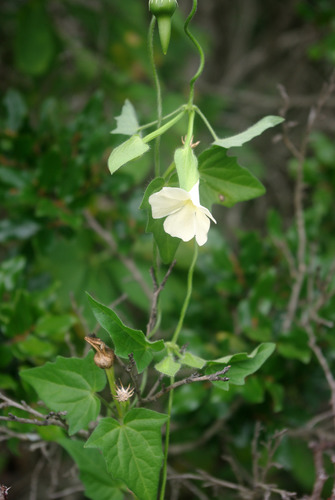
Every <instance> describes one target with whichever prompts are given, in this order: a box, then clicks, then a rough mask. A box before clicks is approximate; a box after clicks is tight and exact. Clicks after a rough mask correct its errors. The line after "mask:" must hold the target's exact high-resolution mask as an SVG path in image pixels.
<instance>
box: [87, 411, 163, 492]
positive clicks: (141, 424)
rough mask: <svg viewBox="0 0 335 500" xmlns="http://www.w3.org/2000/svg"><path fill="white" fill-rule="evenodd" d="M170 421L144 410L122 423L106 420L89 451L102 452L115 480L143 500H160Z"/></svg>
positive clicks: (129, 414) (101, 421) (94, 435)
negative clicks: (164, 431) (163, 430)
mask: <svg viewBox="0 0 335 500" xmlns="http://www.w3.org/2000/svg"><path fill="white" fill-rule="evenodd" d="M167 418H168V417H167V415H163V414H161V413H157V412H155V411H152V410H146V409H144V408H137V409H132V410H130V411H129V412H128V413H127V414H126V416H125V418H124V420H123V422H122V423H120V422H118V421H117V420H114V419H113V418H103V419H102V420H100V422H99V425H98V427H97V428H96V429H95V430H94V431H93V433H92V435H91V437H90V438H89V439H88V441H87V442H86V444H85V447H88V448H91V447H92V448H99V449H100V450H101V451H102V454H103V456H104V459H105V461H106V464H107V469H108V471H109V473H110V474H111V476H112V478H114V479H121V480H122V481H124V483H125V484H126V485H127V486H128V488H129V489H130V490H131V491H133V492H134V494H135V495H136V497H137V498H138V499H139V500H156V498H157V490H158V481H159V472H160V469H161V465H162V460H163V451H162V443H161V427H162V425H163V424H164V423H165V422H166V420H167Z"/></svg>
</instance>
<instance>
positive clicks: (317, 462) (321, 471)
mask: <svg viewBox="0 0 335 500" xmlns="http://www.w3.org/2000/svg"><path fill="white" fill-rule="evenodd" d="M311 448H312V450H313V456H314V466H315V482H314V487H313V491H312V494H311V496H310V500H319V499H320V498H321V494H322V490H323V487H324V484H325V482H326V481H327V479H328V476H327V475H326V472H325V468H324V466H323V448H322V447H321V446H319V444H318V443H312V445H311Z"/></svg>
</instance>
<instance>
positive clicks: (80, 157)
mask: <svg viewBox="0 0 335 500" xmlns="http://www.w3.org/2000/svg"><path fill="white" fill-rule="evenodd" d="M179 3H180V11H179V12H177V13H176V15H175V17H174V18H173V19H174V24H173V33H172V40H171V46H170V48H169V52H168V54H167V56H165V57H164V56H162V55H161V52H160V50H159V45H158V43H157V53H156V58H157V62H158V65H159V70H160V75H161V78H162V82H163V93H164V112H165V113H168V112H169V111H171V110H172V109H174V108H175V107H176V106H177V105H178V104H181V103H182V102H183V101H184V95H183V94H186V92H187V89H186V84H187V79H188V77H189V76H190V75H192V73H193V72H194V67H196V65H197V56H196V55H195V54H194V52H193V49H192V47H191V46H190V44H189V43H188V41H185V38H184V34H183V19H184V18H185V13H187V12H188V10H189V8H190V2H188V1H182V0H181V1H180V2H179ZM332 4H333V2H331V1H330V0H329V1H327V0H319V1H307V0H301V1H294V0H289V1H287V2H284V3H283V2H275V1H274V2H264V1H263V0H248V2H245V1H243V0H238V1H236V2H233V5H232V2H228V1H223V0H210V1H206V2H200V5H199V11H198V15H197V16H196V19H195V22H196V25H195V26H194V27H193V29H194V30H195V31H196V32H197V35H198V36H199V37H200V39H201V41H202V44H203V45H204V47H205V51H206V54H207V59H206V61H207V62H206V66H205V72H204V74H203V76H202V77H201V79H200V80H199V84H198V85H197V88H196V103H197V104H198V105H199V106H200V107H201V108H202V109H205V110H206V113H207V116H208V118H209V119H210V121H211V122H212V123H214V124H215V125H216V128H217V129H218V130H220V131H222V133H221V134H220V136H221V137H224V136H225V135H230V134H232V133H235V132H239V131H241V130H244V129H245V128H247V127H248V126H249V125H250V124H252V123H254V122H255V121H257V120H258V119H259V118H261V117H262V116H263V115H266V114H278V112H279V111H280V110H281V111H282V112H284V108H285V107H287V111H286V124H287V125H286V127H287V129H286V130H284V135H280V131H279V130H276V129H274V131H273V130H270V131H269V132H267V133H266V134H264V136H263V137H262V138H258V139H256V140H255V141H253V143H252V146H247V147H245V148H243V149H241V150H238V157H239V160H240V161H241V163H242V164H244V165H245V166H247V167H248V168H249V169H250V170H251V171H253V172H254V173H255V174H257V175H258V176H259V177H261V179H262V181H263V183H264V184H265V186H266V188H267V194H266V195H265V196H264V197H262V198H260V199H259V200H255V201H252V202H247V203H244V204H241V205H237V206H236V207H233V208H222V207H220V208H218V209H217V211H215V217H216V219H217V220H218V221H219V223H218V225H217V227H216V228H213V229H211V231H210V238H209V241H208V244H207V245H206V246H205V247H204V248H203V249H202V252H201V254H200V258H199V261H198V265H197V270H196V276H195V287H194V290H195V291H194V294H193V300H192V303H191V307H190V309H189V311H188V314H187V317H186V322H185V328H184V330H183V332H182V342H183V343H185V344H186V343H188V342H192V347H193V350H195V352H196V353H197V354H198V355H199V356H202V357H204V358H205V359H208V358H218V357H220V356H224V355H228V354H233V353H234V352H240V351H246V352H251V351H252V349H254V348H255V347H256V346H257V345H258V344H259V343H260V342H268V341H271V342H276V345H277V348H276V351H275V353H274V354H273V355H272V356H271V358H270V359H269V360H268V361H267V363H266V364H265V365H264V366H263V367H262V369H261V371H259V372H257V374H255V375H252V376H250V377H249V378H248V379H247V382H246V384H245V385H244V386H230V389H229V391H227V392H225V391H222V390H221V389H219V388H217V387H212V388H209V387H208V386H206V385H201V384H194V385H189V386H185V387H183V388H181V389H179V390H178V391H177V392H176V395H175V406H174V415H173V418H174V421H173V429H172V445H171V460H170V465H171V469H170V474H171V475H174V474H175V475H176V476H177V477H178V479H179V481H178V483H177V484H178V487H177V489H175V490H173V491H172V492H171V498H185V499H187V498H202V499H206V498H222V495H223V493H222V492H223V491H224V495H225V498H227V499H228V498H243V496H242V495H243V492H244V490H243V488H246V489H247V490H249V491H251V492H252V494H253V495H254V496H252V497H250V498H265V497H264V495H265V493H264V492H265V491H267V490H266V487H265V486H264V485H269V484H277V485H278V488H279V489H280V490H285V491H294V492H297V495H298V497H299V498H302V497H303V496H304V495H309V496H310V498H315V499H317V498H329V497H331V491H332V487H333V481H332V477H333V475H334V463H333V462H334V454H333V451H331V450H332V445H334V442H335V435H334V418H335V415H334V408H335V403H334V401H335V399H334V398H335V387H334V386H335V384H334V379H333V378H331V371H332V370H334V357H335V340H334V327H333V322H334V321H335V312H334V311H335V307H334V306H335V304H334V300H335V299H334V290H335V283H334V253H335V248H334V247H335V241H334V238H333V234H334V231H335V227H334V217H333V213H334V208H335V207H334V183H335V178H334V167H335V145H334V141H333V137H334V131H335V122H334V117H333V111H334V95H333V96H331V93H330V90H331V88H330V87H328V91H329V92H328V94H329V95H328V96H327V95H326V94H327V89H323V86H324V84H325V82H329V81H331V80H330V78H331V73H332V70H333V67H334V62H335V38H334V28H335V8H334V6H333V5H332ZM0 14H1V18H2V20H3V21H2V28H1V32H0V72H1V75H2V78H1V81H0V89H1V103H0V106H1V114H0V199H1V220H0V242H1V248H0V257H1V264H0V294H1V304H0V367H1V373H0V388H1V390H2V391H3V390H4V391H5V392H6V394H7V395H8V396H10V397H12V398H14V399H16V400H18V401H20V400H22V399H24V400H30V401H31V400H33V398H34V397H35V396H34V394H33V393H32V391H31V389H29V387H28V386H26V385H25V384H22V382H21V381H20V379H19V376H18V373H19V371H20V370H22V369H24V368H30V367H34V366H40V365H42V364H44V363H45V362H46V361H54V359H55V357H56V355H63V356H66V357H69V356H73V355H77V356H82V355H83V354H84V351H85V349H86V348H85V346H84V340H83V337H84V336H85V335H87V334H88V333H89V332H90V331H92V329H94V328H95V326H96V324H95V320H94V317H93V315H92V313H91V312H90V310H89V305H88V300H87V297H86V295H85V291H86V290H87V291H89V292H90V293H92V294H93V295H98V297H99V300H101V301H102V302H104V303H108V304H111V303H114V305H117V307H118V313H119V314H120V316H121V317H123V318H124V319H125V322H126V323H127V324H129V325H130V326H132V327H134V328H140V329H142V330H144V329H145V327H146V323H147V320H148V318H147V310H148V307H149V304H150V295H151V287H152V284H151V278H150V275H149V272H148V268H149V266H150V262H151V239H150V236H149V235H147V234H145V215H144V213H143V212H142V211H140V210H138V207H139V205H140V202H141V199H142V196H143V192H144V189H145V187H146V186H147V185H148V183H149V181H150V180H151V178H152V158H150V155H149V156H148V155H145V156H144V157H143V158H142V159H141V160H139V162H138V166H137V168H131V166H126V167H123V168H122V169H121V170H120V171H119V172H118V173H117V175H114V176H113V177H111V176H110V174H109V172H108V170H107V167H106V164H107V158H108V156H109V154H110V152H111V150H112V148H113V147H115V146H117V145H118V144H119V143H120V137H119V136H118V135H110V130H112V129H113V128H115V120H114V118H113V116H115V115H119V114H120V110H121V107H122V104H123V102H124V100H125V99H126V98H129V99H130V100H131V101H132V102H133V104H134V105H135V106H136V109H137V111H138V112H139V115H140V119H141V121H143V122H144V121H150V120H153V119H155V93H154V91H153V83H152V75H151V72H150V68H149V62H148V55H147V48H146V36H147V27H148V24H149V21H150V17H149V15H148V12H147V2H145V1H144V2H141V1H138V0H127V2H119V1H116V0H100V1H98V2H91V1H89V0H85V1H84V0H81V1H79V0H66V1H63V2H57V1H52V0H49V1H43V0H26V1H19V0H15V1H11V2H6V1H5V2H2V3H1V5H0ZM279 83H280V84H282V85H283V87H282V89H281V91H279V90H278V87H277V86H278V84H279ZM332 85H334V83H333V84H332ZM322 89H323V90H322ZM285 93H286V94H287V96H288V98H285ZM320 96H321V97H322V96H323V97H325V99H324V100H325V103H324V105H323V106H322V109H320V110H319V112H317V121H316V122H315V123H314V128H313V130H312V131H311V133H309V132H310V131H309V130H307V132H306V123H307V128H308V123H309V122H308V119H310V117H311V115H310V109H311V107H312V106H314V107H315V109H316V110H317V109H318V103H319V104H320ZM326 97H327V98H326ZM320 108H321V106H320ZM178 126H179V125H178ZM178 126H177V127H176V128H174V129H173V131H171V132H169V133H168V138H169V139H168V141H169V142H168V144H166V143H165V144H163V148H165V147H166V148H167V147H170V148H175V147H176V146H177V145H178V144H180V136H181V135H182V133H183V129H182V128H181V129H180V130H179V129H178ZM198 127H199V128H198V137H196V140H203V141H205V140H208V137H207V132H206V131H205V130H204V129H203V127H202V125H201V124H200V123H199V124H198ZM307 136H308V137H309V139H310V140H309V144H308V147H306V149H305V151H302V149H301V148H300V146H299V144H301V141H302V143H303V142H304V138H306V137H307ZM287 137H289V141H292V142H288V141H287V140H285V139H287ZM285 143H286V145H285ZM290 144H293V145H295V148H296V150H294V149H292V147H290ZM287 146H289V147H287ZM199 150H201V143H200V146H199ZM296 151H298V152H300V156H299V154H298V155H295V153H296ZM163 154H164V149H163ZM300 167H301V168H300ZM301 171H303V175H304V178H303V181H302V180H301V178H300V177H299V176H300V173H301ZM297 185H298V186H299V188H300V194H301V196H303V203H304V212H305V221H306V226H305V229H306V235H305V236H306V246H305V251H304V255H303V256H302V257H303V258H301V254H300V257H299V248H300V249H301V233H299V231H297V227H296V224H295V220H296V219H295V218H296V216H297V201H296V196H297ZM189 259H190V248H189V247H188V246H187V245H184V246H182V247H181V248H180V250H179V253H178V259H177V267H176V272H174V273H173V274H172V275H171V276H170V278H169V280H168V282H167V285H166V287H165V289H164V300H162V306H163V322H162V327H161V328H162V331H163V334H164V332H166V334H167V333H168V332H169V331H170V330H171V328H173V322H174V318H175V317H176V315H177V314H178V310H179V306H180V303H181V301H182V300H183V297H184V293H185V276H186V272H187V265H188V262H189ZM300 264H304V265H305V270H304V272H303V275H302V284H301V288H300V290H299V300H298V303H297V304H296V307H295V308H294V310H293V313H292V314H291V313H290V309H289V304H290V303H291V302H290V298H291V292H292V289H293V287H294V284H295V283H296V281H297V277H298V276H299V265H300ZM290 314H291V316H290ZM288 318H289V319H288ZM321 318H322V321H321ZM306 319H308V325H310V326H311V328H312V330H310V328H309V326H308V325H307V323H306ZM314 341H315V343H314V347H313V342H314ZM315 345H316V346H318V347H320V348H321V353H323V354H322V355H323V357H322V358H320V357H318V351H317V349H316V348H315ZM320 360H321V361H322V360H324V361H325V362H326V366H327V367H328V372H327V368H325V366H322V362H321V363H320ZM332 384H333V386H332ZM331 390H332V392H331ZM331 394H332V396H333V407H332V411H333V413H332V412H330V406H329V401H330V396H331ZM158 409H159V408H158ZM6 411H7V410H6V409H4V413H5V412H6ZM19 413H20V412H19V411H18V412H17V414H19ZM3 429H4V428H3V427H1V428H0V431H1V433H0V439H1V441H2V446H1V450H0V471H1V476H0V477H1V482H2V483H4V484H8V485H12V488H13V491H14V489H15V494H14V493H13V495H14V496H15V498H18V499H25V498H28V497H29V498H30V499H31V500H32V499H34V498H42V497H44V496H46V495H50V494H51V495H52V494H53V495H54V496H51V498H58V497H60V496H63V497H68V498H82V497H83V493H81V485H78V483H79V481H78V477H77V476H78V475H77V474H74V475H66V474H65V471H66V470H67V469H68V464H69V461H68V460H69V458H68V457H69V456H70V455H71V456H72V457H75V456H76V453H78V450H76V449H75V448H76V447H75V446H74V445H71V444H69V443H68V444H67V445H64V448H65V449H66V450H67V451H68V453H69V455H65V454H63V452H62V451H61V450H60V449H59V447H58V446H56V445H55V444H54V441H55V440H56V438H55V436H54V435H52V432H51V431H50V429H49V428H47V429H43V428H41V429H37V430H36V428H34V427H33V426H30V427H29V428H27V425H25V426H24V425H22V424H17V423H14V422H13V423H11V424H9V426H8V428H7V427H6V429H9V431H8V430H6V431H5V430H3ZM284 429H287V431H286V433H285V434H283V432H282V431H283V430H284ZM8 432H9V433H8ZM41 438H44V439H47V440H50V441H46V442H45V441H42V440H41ZM320 450H321V451H320ZM92 452H93V450H92ZM320 453H321V457H322V459H323V461H322V460H321V465H322V471H324V472H325V475H326V477H328V476H329V478H328V479H326V480H325V481H323V483H322V484H321V483H320V481H319V479H318V478H319V477H320V471H321V468H320V467H321V465H320V460H319V461H318V458H320ZM31 456H33V458H34V460H32V459H31ZM92 460H94V459H92ZM96 460H98V459H97V458H96ZM34 462H36V466H35V465H34V466H33V463H34ZM273 462H276V463H277V464H280V466H281V468H280V469H279V468H276V467H273V466H272V464H273ZM50 465H52V467H50ZM50 470H51V471H53V472H52V473H51V472H50ZM44 471H49V472H48V473H44ZM55 471H56V472H55ZM184 471H194V474H193V476H194V477H188V476H187V475H184V476H183V472H184ZM196 471H197V472H196ZM264 471H265V472H264ZM49 474H50V475H49ZM210 478H217V479H216V480H214V479H213V481H211V480H210ZM206 479H207V487H206V486H204V484H206ZM101 480H102V481H103V480H104V478H102V479H101ZM220 481H221V482H220ZM224 481H226V482H227V483H226V484H225V483H224ZM228 483H229V484H230V485H232V484H234V485H237V486H236V488H235V489H234V488H232V487H231V486H230V487H229V488H228V489H225V485H226V486H227V484H228ZM208 485H209V486H208ZM259 485H261V486H259ZM320 485H321V486H320ZM317 487H319V490H317ZM67 488H70V490H69V491H68V493H67V494H61V492H62V491H63V490H67ZM76 488H77V489H78V490H79V492H78V493H76ZM57 492H58V493H60V494H59V495H58V496H57ZM86 493H87V494H89V491H88V490H86ZM178 494H179V497H178ZM172 495H175V496H174V497H172ZM271 495H272V496H271V498H272V497H273V498H280V494H279V493H276V492H272V493H271ZM313 495H314V496H313ZM317 495H318V496H317ZM333 495H334V492H333ZM113 498H114V497H113ZM115 498H117V497H115ZM283 498H285V496H284V497H283ZM332 498H334V497H332Z"/></svg>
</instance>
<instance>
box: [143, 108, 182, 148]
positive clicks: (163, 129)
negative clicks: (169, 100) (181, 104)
mask: <svg viewBox="0 0 335 500" xmlns="http://www.w3.org/2000/svg"><path fill="white" fill-rule="evenodd" d="M184 114H185V110H183V111H182V112H181V113H179V114H178V115H177V116H175V117H174V118H172V120H170V121H168V122H167V123H165V125H162V126H161V127H159V128H158V129H157V130H154V131H153V132H151V134H148V135H146V136H145V137H143V139H142V141H143V142H144V143H147V142H150V141H152V140H153V139H156V137H158V136H160V135H162V134H164V132H166V131H167V130H169V128H171V127H173V125H174V124H175V123H177V122H179V120H180V119H181V118H182V117H183V116H184Z"/></svg>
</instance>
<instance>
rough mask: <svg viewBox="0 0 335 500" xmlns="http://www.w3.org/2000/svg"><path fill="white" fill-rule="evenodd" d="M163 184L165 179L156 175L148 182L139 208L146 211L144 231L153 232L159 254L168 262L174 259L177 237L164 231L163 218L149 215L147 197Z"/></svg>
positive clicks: (164, 261) (177, 242)
mask: <svg viewBox="0 0 335 500" xmlns="http://www.w3.org/2000/svg"><path fill="white" fill-rule="evenodd" d="M164 185H165V181H164V179H163V178H162V177H156V178H155V179H154V180H153V181H151V182H150V184H149V186H148V187H147V189H146V191H145V193H144V197H143V201H142V203H141V207H140V208H141V209H143V210H146V211H147V213H148V222H147V227H146V232H147V233H149V232H151V233H153V236H154V238H155V241H156V243H157V246H158V250H159V254H160V257H161V259H162V262H163V263H164V264H170V263H171V262H172V260H173V259H174V256H175V254H176V251H177V249H178V247H179V245H180V241H181V240H180V239H179V238H173V237H172V236H170V235H169V234H167V233H166V232H165V231H164V227H163V224H164V219H153V218H152V215H151V205H150V203H149V201H148V200H149V197H150V196H151V195H152V194H153V193H156V192H157V191H160V190H161V189H162V188H163V187H164Z"/></svg>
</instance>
